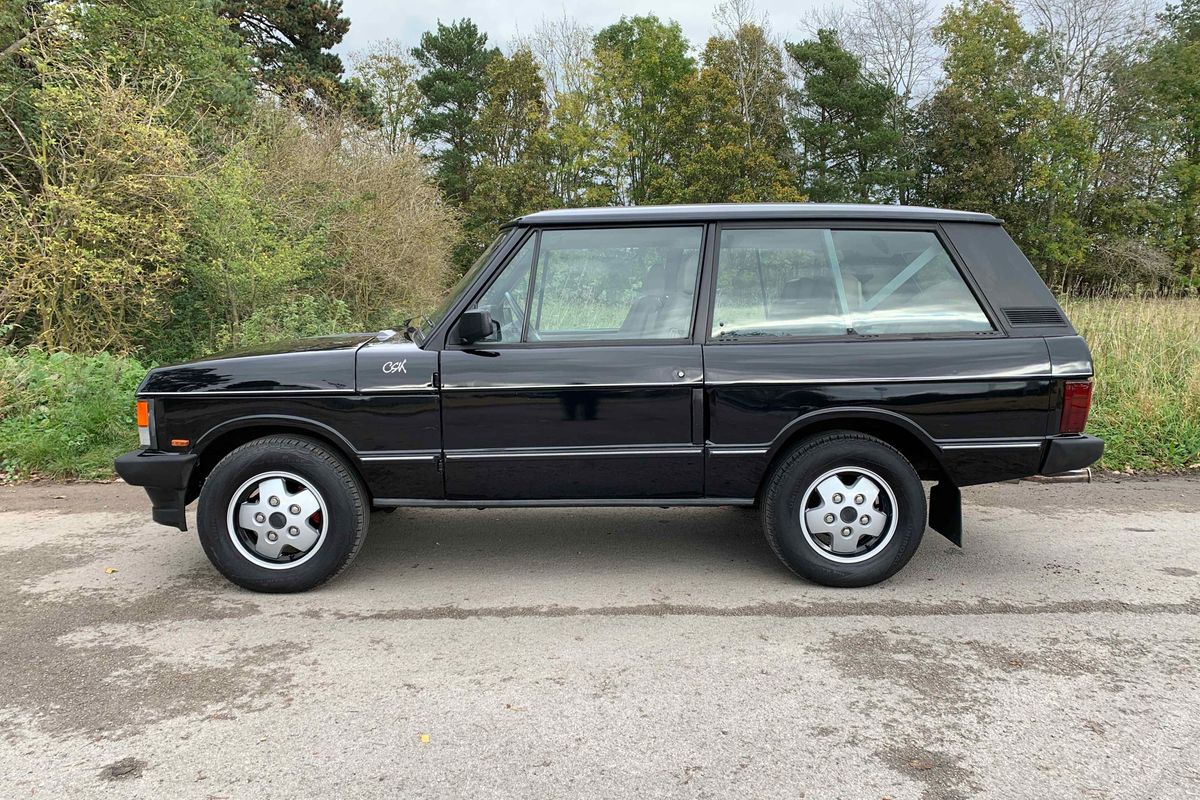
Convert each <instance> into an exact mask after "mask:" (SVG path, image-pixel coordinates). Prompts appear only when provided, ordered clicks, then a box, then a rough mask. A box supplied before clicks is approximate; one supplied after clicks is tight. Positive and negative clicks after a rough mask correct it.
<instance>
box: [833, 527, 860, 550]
mask: <svg viewBox="0 0 1200 800" xmlns="http://www.w3.org/2000/svg"><path fill="white" fill-rule="evenodd" d="M847 527H850V533H849V534H845V533H843V530H844V528H839V529H838V530H836V531H834V532H833V533H831V534H830V535H829V549H830V550H832V551H833V552H835V553H837V554H839V555H849V554H850V553H853V552H854V551H855V550H857V549H858V540H859V539H861V538H862V532H861V531H860V530H859V529H858V526H857V525H855V526H847Z"/></svg>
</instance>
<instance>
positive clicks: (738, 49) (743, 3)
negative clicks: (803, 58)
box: [704, 0, 789, 160]
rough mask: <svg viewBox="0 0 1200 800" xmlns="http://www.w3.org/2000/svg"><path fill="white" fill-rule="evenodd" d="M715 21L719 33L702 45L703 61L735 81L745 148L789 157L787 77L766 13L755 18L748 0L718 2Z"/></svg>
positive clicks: (778, 156) (774, 156) (779, 157)
mask: <svg viewBox="0 0 1200 800" xmlns="http://www.w3.org/2000/svg"><path fill="white" fill-rule="evenodd" d="M713 19H714V22H715V23H716V27H717V31H718V35H717V36H714V37H712V38H711V39H709V40H708V44H707V46H705V48H704V65H705V67H707V68H711V69H715V70H717V71H719V72H721V73H722V74H724V75H725V76H726V77H728V78H729V80H730V82H732V84H733V87H734V90H735V91H736V94H737V105H738V114H739V116H740V117H741V121H742V130H743V136H744V143H745V145H746V147H747V148H758V149H761V150H764V151H765V152H766V154H767V155H769V156H771V157H773V158H777V159H781V160H782V159H784V158H786V151H787V150H788V147H789V143H788V140H787V121H786V119H785V113H784V96H785V94H786V91H787V85H786V76H785V75H784V71H783V55H782V54H781V53H780V51H779V47H778V46H777V45H776V44H775V42H774V41H772V39H771V34H770V29H769V28H768V24H767V19H766V16H765V15H764V16H762V17H757V16H756V15H755V13H754V9H753V6H752V5H751V3H750V2H749V0H729V2H727V3H724V4H722V5H720V6H717V10H716V13H715V14H714V15H713Z"/></svg>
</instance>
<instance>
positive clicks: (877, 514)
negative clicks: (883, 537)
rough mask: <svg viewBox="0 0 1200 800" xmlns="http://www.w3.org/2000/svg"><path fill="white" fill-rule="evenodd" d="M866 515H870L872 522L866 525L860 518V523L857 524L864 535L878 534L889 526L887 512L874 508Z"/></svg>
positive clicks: (857, 527)
mask: <svg viewBox="0 0 1200 800" xmlns="http://www.w3.org/2000/svg"><path fill="white" fill-rule="evenodd" d="M866 516H868V517H870V522H868V523H867V524H865V525H864V524H862V521H861V519H860V521H859V523H858V525H857V526H856V529H857V530H858V532H859V533H861V534H862V535H863V536H878V535H879V534H881V533H883V530H884V528H885V527H887V522H888V517H887V514H884V513H883V512H882V511H875V510H874V509H872V510H871V511H868V512H867V513H866Z"/></svg>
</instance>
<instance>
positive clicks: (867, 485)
mask: <svg viewBox="0 0 1200 800" xmlns="http://www.w3.org/2000/svg"><path fill="white" fill-rule="evenodd" d="M846 494H848V495H849V496H850V497H853V498H855V499H857V498H858V496H859V495H861V496H862V498H863V502H861V503H855V505H857V506H859V507H860V508H873V507H874V506H875V501H876V500H878V499H879V487H878V486H877V485H875V481H873V480H871V479H870V478H868V477H867V476H866V475H859V476H858V480H856V481H855V482H854V484H853V485H851V486H850V487H848V488H847V489H846Z"/></svg>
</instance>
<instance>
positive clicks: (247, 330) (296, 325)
mask: <svg viewBox="0 0 1200 800" xmlns="http://www.w3.org/2000/svg"><path fill="white" fill-rule="evenodd" d="M353 327H354V322H353V321H352V320H351V318H350V309H349V308H347V307H346V304H345V303H343V302H342V301H340V300H328V299H322V298H317V297H313V296H312V295H301V296H300V297H297V298H295V299H293V300H287V301H284V302H282V303H279V304H278V305H273V306H265V307H263V308H260V309H258V310H257V311H255V312H254V313H252V314H251V315H250V316H249V317H247V319H246V321H245V322H244V323H242V326H241V330H240V332H239V333H238V335H237V338H236V342H235V340H234V337H233V334H232V332H227V333H226V334H225V336H224V337H222V339H221V345H222V347H225V348H228V347H234V346H235V345H237V346H244V345H252V344H266V343H268V342H279V341H283V340H285V339H302V338H304V337H306V336H330V335H332V334H335V333H345V332H347V331H349V330H350V329H351V328H353Z"/></svg>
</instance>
